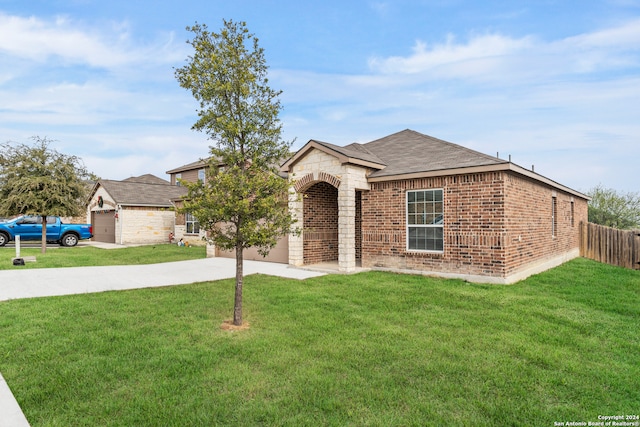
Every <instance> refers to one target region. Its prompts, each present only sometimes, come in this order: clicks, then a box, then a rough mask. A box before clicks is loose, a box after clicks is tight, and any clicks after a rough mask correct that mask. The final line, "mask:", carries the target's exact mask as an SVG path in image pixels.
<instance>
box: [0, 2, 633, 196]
mask: <svg viewBox="0 0 640 427" xmlns="http://www.w3.org/2000/svg"><path fill="white" fill-rule="evenodd" d="M223 19H233V20H236V21H246V22H247V26H248V28H249V30H250V31H251V32H252V33H254V34H255V35H256V36H257V37H258V39H259V40H260V45H261V47H263V48H264V49H265V57H266V60H267V64H268V65H269V67H270V68H269V78H270V85H271V87H272V88H274V89H278V90H282V91H283V94H282V96H281V101H282V105H283V111H282V114H281V116H280V118H281V120H282V122H283V125H284V134H283V137H284V138H285V139H286V140H293V139H295V142H294V144H293V148H294V149H297V148H300V147H301V146H302V145H304V144H305V143H306V142H307V141H308V140H310V139H316V140H321V141H326V142H331V143H334V144H338V145H346V144H349V143H351V142H368V141H371V140H373V139H377V138H380V137H383V136H386V135H389V134H391V133H394V132H397V131H400V130H403V129H407V128H409V129H413V130H416V131H418V132H422V133H425V134H428V135H431V136H434V137H437V138H441V139H445V140H447V141H450V142H455V143H457V144H461V145H464V146H466V147H469V148H472V149H475V150H478V151H481V152H483V153H486V154H491V155H495V154H496V153H499V154H500V157H502V158H508V156H509V155H511V158H512V160H513V161H514V162H515V163H517V164H519V165H520V166H523V167H527V168H531V166H532V165H535V171H536V172H538V173H541V174H543V175H545V176H547V177H548V178H551V179H553V180H556V181H558V182H560V183H562V184H565V185H567V186H569V187H572V188H574V189H576V190H580V191H587V190H588V189H590V188H592V187H594V186H595V185H598V184H602V185H603V186H605V187H610V188H615V189H617V190H619V191H625V192H626V191H633V192H637V191H640V173H639V170H640V0H582V1H577V0H574V1H570V0H562V1H551V0H538V1H526V2H521V1H517V0H503V1H498V0H494V1H492V0H485V1H482V2H478V1H472V0H424V1H418V0H414V1H409V0H393V1H391V0H389V1H381V0H379V1H365V0H350V1H335V0H324V1H321V2H320V1H315V2H314V1H311V2H301V1H288V0H285V1H270V0H234V1H228V0H225V1H220V0H202V1H200V0H198V1H195V0H183V1H180V2H178V1H166V0H154V1H147V0H136V1H132V0H126V1H121V0H110V1H108V2H105V1H103V0H101V1H97V0H30V1H24V0H0V141H1V142H5V141H15V142H25V143H27V142H29V141H30V140H29V138H30V137H31V136H34V135H38V136H41V137H48V138H50V139H52V140H54V141H55V142H54V143H52V146H53V147H54V148H56V149H57V150H59V151H61V152H63V153H65V154H73V155H77V156H79V157H81V158H82V159H83V160H84V163H85V164H86V166H87V167H88V169H89V170H91V171H92V172H94V173H96V174H97V175H99V176H100V177H102V178H106V179H124V178H127V177H130V176H137V175H142V174H145V173H153V174H155V175H157V176H160V177H163V178H166V175H165V172H166V171H167V170H169V169H172V168H174V167H178V166H181V165H183V164H186V163H190V162H192V161H195V160H197V159H199V158H202V157H205V156H207V154H208V146H209V145H210V142H209V141H207V140H206V136H205V135H204V134H200V133H198V132H194V131H192V130H191V126H192V124H193V123H194V122H195V120H196V112H195V109H196V107H197V105H196V102H195V100H194V99H193V98H192V97H191V95H190V94H189V93H188V92H187V91H186V90H184V89H182V88H180V87H179V85H178V83H177V82H176V80H175V78H174V69H175V68H178V67H180V66H182V65H183V64H184V63H185V60H186V58H187V56H188V55H189V54H190V46H189V45H187V44H186V43H185V41H186V40H187V39H188V38H190V33H188V32H187V31H186V30H185V27H186V26H187V25H192V24H194V23H195V22H196V21H197V22H199V23H204V24H207V25H208V26H209V28H210V29H211V30H214V31H217V30H218V29H220V28H221V26H222V20H223Z"/></svg>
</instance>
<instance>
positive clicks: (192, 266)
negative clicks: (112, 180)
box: [0, 258, 325, 427]
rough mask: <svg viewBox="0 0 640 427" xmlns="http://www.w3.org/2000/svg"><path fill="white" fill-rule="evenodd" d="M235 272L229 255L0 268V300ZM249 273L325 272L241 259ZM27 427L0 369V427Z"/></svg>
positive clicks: (300, 274) (291, 276) (200, 278)
mask: <svg viewBox="0 0 640 427" xmlns="http://www.w3.org/2000/svg"><path fill="white" fill-rule="evenodd" d="M235 271H236V261H235V259H230V258H205V259H197V260H191V261H178V262H168V263H163V264H150V265H117V266H106V267H71V268H33V269H23V270H21V269H12V270H0V301H7V300H11V299H17V298H38V297H47V296H59V295H71V294H83V293H92V292H105V291H117V290H125V289H139V288H149V287H160V286H173V285H186V284H190V283H196V282H207V281H211V280H220V279H228V278H233V277H235V276H236V273H235ZM255 273H260V274H268V275H270V276H280V277H286V278H289V279H308V278H311V277H317V276H323V275H324V274H325V273H322V272H317V271H309V270H302V269H299V268H295V267H290V266H288V265H286V264H276V263H273V262H263V261H245V262H244V275H245V276H248V275H250V274H255ZM0 304H1V302H0ZM28 426H29V423H28V422H27V419H26V418H25V416H24V415H23V413H22V410H21V409H20V406H19V405H18V403H17V402H16V400H15V398H14V396H13V394H12V393H11V390H10V389H9V386H8V385H7V383H6V381H5V380H4V378H2V374H0V427H28Z"/></svg>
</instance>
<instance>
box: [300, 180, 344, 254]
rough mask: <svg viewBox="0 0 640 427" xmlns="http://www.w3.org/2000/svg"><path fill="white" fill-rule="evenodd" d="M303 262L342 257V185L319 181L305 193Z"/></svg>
mask: <svg viewBox="0 0 640 427" xmlns="http://www.w3.org/2000/svg"><path fill="white" fill-rule="evenodd" d="M301 194H302V211H303V220H302V222H303V228H302V241H303V264H305V265H308V264H320V263H326V262H337V261H338V189H337V188H336V187H334V186H332V185H331V184H329V183H327V182H325V181H316V182H315V183H313V184H312V185H310V186H308V187H307V188H306V190H304V191H303V192H302V193H301Z"/></svg>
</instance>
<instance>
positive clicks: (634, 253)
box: [580, 222, 640, 270]
mask: <svg viewBox="0 0 640 427" xmlns="http://www.w3.org/2000/svg"><path fill="white" fill-rule="evenodd" d="M580 256H583V257H585V258H589V259H593V260H596V261H600V262H604V263H606V264H611V265H618V266H620V267H625V268H632V269H634V270H640V230H618V229H615V228H610V227H604V226H602V225H598V224H592V223H590V222H589V223H584V222H581V223H580Z"/></svg>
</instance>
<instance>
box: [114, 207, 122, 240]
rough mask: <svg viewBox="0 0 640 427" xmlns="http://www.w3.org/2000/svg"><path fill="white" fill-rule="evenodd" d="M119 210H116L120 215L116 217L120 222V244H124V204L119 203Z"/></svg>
mask: <svg viewBox="0 0 640 427" xmlns="http://www.w3.org/2000/svg"><path fill="white" fill-rule="evenodd" d="M116 208H117V211H116V215H118V217H117V218H116V219H117V220H118V222H119V224H120V239H119V240H120V244H121V245H124V243H123V242H122V228H123V221H122V219H123V216H124V212H122V205H117V206H116Z"/></svg>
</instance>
